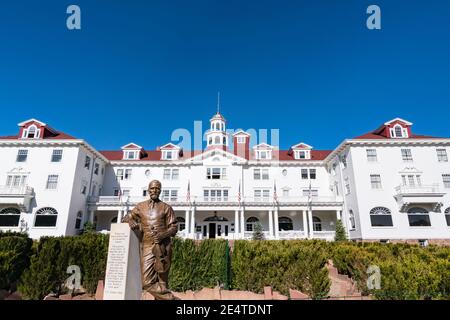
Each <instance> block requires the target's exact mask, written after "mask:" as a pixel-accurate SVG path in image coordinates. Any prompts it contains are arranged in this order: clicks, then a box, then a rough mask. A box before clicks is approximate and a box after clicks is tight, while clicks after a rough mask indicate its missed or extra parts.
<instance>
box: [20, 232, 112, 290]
mask: <svg viewBox="0 0 450 320" xmlns="http://www.w3.org/2000/svg"><path fill="white" fill-rule="evenodd" d="M107 253H108V236H107V235H103V234H85V235H82V236H77V237H59V238H55V237H42V238H41V239H40V241H39V243H38V245H37V248H36V253H35V254H34V255H33V256H32V258H31V265H30V268H29V269H28V270H26V272H24V274H23V277H22V279H21V283H20V286H19V290H20V292H21V293H22V294H23V295H24V297H26V298H28V299H42V298H43V297H44V296H46V295H47V294H49V293H51V292H53V293H56V294H61V293H64V292H66V288H65V287H64V283H65V281H66V279H67V278H68V277H69V276H70V274H67V268H68V267H69V266H70V265H78V266H79V267H80V270H81V284H82V286H83V287H84V289H86V291H87V292H88V293H94V292H95V289H96V286H97V282H98V280H100V279H104V278H105V271H106V259H107Z"/></svg>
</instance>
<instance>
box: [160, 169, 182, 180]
mask: <svg viewBox="0 0 450 320" xmlns="http://www.w3.org/2000/svg"><path fill="white" fill-rule="evenodd" d="M179 176H180V169H164V173H163V179H164V180H178V178H179Z"/></svg>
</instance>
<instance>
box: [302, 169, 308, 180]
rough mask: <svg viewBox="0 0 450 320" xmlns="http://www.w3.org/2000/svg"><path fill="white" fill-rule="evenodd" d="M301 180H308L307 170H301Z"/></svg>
mask: <svg viewBox="0 0 450 320" xmlns="http://www.w3.org/2000/svg"><path fill="white" fill-rule="evenodd" d="M302 179H303V180H305V179H308V169H302Z"/></svg>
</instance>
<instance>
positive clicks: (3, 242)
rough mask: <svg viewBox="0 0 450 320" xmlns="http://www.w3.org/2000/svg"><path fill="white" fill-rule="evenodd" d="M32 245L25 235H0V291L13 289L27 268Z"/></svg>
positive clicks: (6, 233)
mask: <svg viewBox="0 0 450 320" xmlns="http://www.w3.org/2000/svg"><path fill="white" fill-rule="evenodd" d="M32 244H33V241H32V240H31V239H30V238H28V236H27V235H26V234H21V233H13V232H5V233H0V289H8V290H9V289H14V286H15V284H16V282H17V281H18V280H19V278H20V276H21V275H22V273H23V271H24V270H25V269H26V268H27V267H28V266H29V263H30V255H31V247H32Z"/></svg>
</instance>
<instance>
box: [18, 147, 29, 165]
mask: <svg viewBox="0 0 450 320" xmlns="http://www.w3.org/2000/svg"><path fill="white" fill-rule="evenodd" d="M19 157H25V158H24V159H23V161H22V160H21V161H19ZM27 160H28V149H19V150H17V156H16V162H27Z"/></svg>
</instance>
